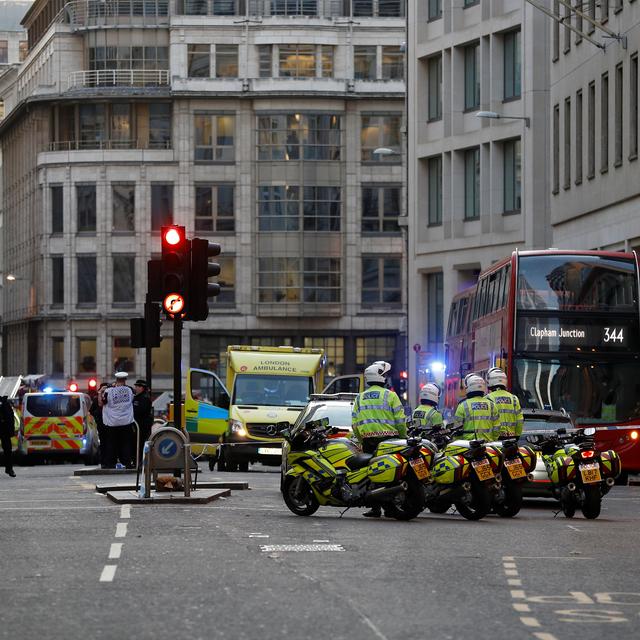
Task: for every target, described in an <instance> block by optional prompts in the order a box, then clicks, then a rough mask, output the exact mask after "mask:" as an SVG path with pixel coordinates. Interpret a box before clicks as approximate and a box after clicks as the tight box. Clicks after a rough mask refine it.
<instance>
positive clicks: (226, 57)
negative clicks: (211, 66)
mask: <svg viewBox="0 0 640 640" xmlns="http://www.w3.org/2000/svg"><path fill="white" fill-rule="evenodd" d="M237 77H238V45H237V44H217V45H216V78H237Z"/></svg>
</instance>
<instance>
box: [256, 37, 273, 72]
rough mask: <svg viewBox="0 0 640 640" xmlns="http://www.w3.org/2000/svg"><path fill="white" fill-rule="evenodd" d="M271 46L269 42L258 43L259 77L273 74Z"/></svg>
mask: <svg viewBox="0 0 640 640" xmlns="http://www.w3.org/2000/svg"><path fill="white" fill-rule="evenodd" d="M272 51H273V47H272V46H271V45H270V44H260V45H258V75H259V77H260V78H271V76H272V75H273V61H272Z"/></svg>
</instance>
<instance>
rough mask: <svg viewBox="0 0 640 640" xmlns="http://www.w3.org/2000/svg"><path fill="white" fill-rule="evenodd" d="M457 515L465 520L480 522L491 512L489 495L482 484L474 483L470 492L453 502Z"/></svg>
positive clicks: (486, 488)
mask: <svg viewBox="0 0 640 640" xmlns="http://www.w3.org/2000/svg"><path fill="white" fill-rule="evenodd" d="M454 505H455V507H456V509H457V510H458V513H459V514H460V515H461V516H462V517H463V518H466V519H467V520H480V518H484V517H485V516H486V515H487V514H488V513H489V511H491V493H490V491H489V489H488V487H486V486H485V485H484V484H482V483H480V482H477V481H474V482H472V483H471V490H470V491H468V492H465V494H464V495H463V496H462V498H460V499H459V500H457V501H456V502H454Z"/></svg>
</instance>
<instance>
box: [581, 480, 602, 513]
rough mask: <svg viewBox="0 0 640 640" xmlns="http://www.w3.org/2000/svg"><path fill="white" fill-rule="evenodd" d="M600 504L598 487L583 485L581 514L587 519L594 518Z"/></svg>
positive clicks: (600, 498)
mask: <svg viewBox="0 0 640 640" xmlns="http://www.w3.org/2000/svg"><path fill="white" fill-rule="evenodd" d="M601 506H602V496H601V495H600V487H598V486H596V487H585V488H584V501H583V502H582V515H583V516H584V517H585V518H588V519H589V520H594V519H595V518H597V517H598V516H599V515H600V507H601Z"/></svg>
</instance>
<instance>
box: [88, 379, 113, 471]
mask: <svg viewBox="0 0 640 640" xmlns="http://www.w3.org/2000/svg"><path fill="white" fill-rule="evenodd" d="M108 386H109V385H108V384H107V383H106V382H103V383H102V384H101V385H100V387H99V389H98V392H97V393H96V395H95V396H94V397H93V399H92V400H91V407H90V408H89V413H90V414H91V415H92V416H93V419H94V420H95V421H96V427H97V428H98V440H100V449H99V451H98V455H99V458H100V466H101V467H102V468H103V469H104V468H105V466H106V463H105V451H106V450H107V446H108V445H107V439H108V438H109V434H108V431H107V428H106V427H105V426H104V421H103V420H102V407H101V406H100V396H101V395H102V392H103V391H104V390H105V388H106V387H108Z"/></svg>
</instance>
